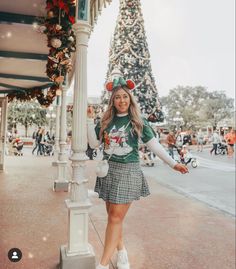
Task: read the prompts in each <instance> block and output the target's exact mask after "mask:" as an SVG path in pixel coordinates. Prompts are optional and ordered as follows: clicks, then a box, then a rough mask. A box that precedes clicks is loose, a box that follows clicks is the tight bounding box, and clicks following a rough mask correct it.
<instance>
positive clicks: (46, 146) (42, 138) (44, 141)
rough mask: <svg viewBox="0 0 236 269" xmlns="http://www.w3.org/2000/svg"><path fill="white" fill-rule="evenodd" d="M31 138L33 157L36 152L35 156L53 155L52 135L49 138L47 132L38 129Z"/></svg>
mask: <svg viewBox="0 0 236 269" xmlns="http://www.w3.org/2000/svg"><path fill="white" fill-rule="evenodd" d="M32 138H33V139H34V147H33V150H32V154H33V155H34V153H35V151H36V150H37V155H44V156H46V155H53V144H54V140H55V137H54V135H52V137H51V136H50V134H49V132H48V131H47V132H46V131H45V129H44V128H42V127H39V128H38V130H37V131H34V132H33V135H32Z"/></svg>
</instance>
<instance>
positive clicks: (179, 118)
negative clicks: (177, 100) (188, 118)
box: [173, 111, 183, 131]
mask: <svg viewBox="0 0 236 269" xmlns="http://www.w3.org/2000/svg"><path fill="white" fill-rule="evenodd" d="M173 121H174V123H175V125H176V131H179V129H180V127H181V124H182V122H183V118H182V117H180V112H179V111H177V112H176V117H174V118H173Z"/></svg>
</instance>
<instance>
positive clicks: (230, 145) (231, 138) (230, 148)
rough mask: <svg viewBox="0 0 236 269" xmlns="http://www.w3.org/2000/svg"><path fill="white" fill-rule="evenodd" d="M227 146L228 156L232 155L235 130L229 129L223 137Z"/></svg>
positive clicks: (235, 139)
mask: <svg viewBox="0 0 236 269" xmlns="http://www.w3.org/2000/svg"><path fill="white" fill-rule="evenodd" d="M224 139H225V141H226V143H227V147H228V157H233V155H234V144H235V143H236V130H234V129H231V131H230V132H229V133H227V134H226V135H225V137H224Z"/></svg>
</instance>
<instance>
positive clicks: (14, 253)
mask: <svg viewBox="0 0 236 269" xmlns="http://www.w3.org/2000/svg"><path fill="white" fill-rule="evenodd" d="M11 258H12V259H19V257H18V256H17V252H16V251H14V252H13V253H12V257H11Z"/></svg>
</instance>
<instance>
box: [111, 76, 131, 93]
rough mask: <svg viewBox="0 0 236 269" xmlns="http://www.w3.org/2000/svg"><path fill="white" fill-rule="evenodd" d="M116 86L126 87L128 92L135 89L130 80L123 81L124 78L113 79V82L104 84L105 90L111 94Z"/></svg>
mask: <svg viewBox="0 0 236 269" xmlns="http://www.w3.org/2000/svg"><path fill="white" fill-rule="evenodd" d="M118 86H121V87H122V86H126V87H127V88H128V89H129V90H133V89H134V88H135V83H134V82H133V81H132V80H131V79H128V80H126V81H125V80H124V78H122V77H119V78H115V79H114V80H113V82H108V83H107V84H106V89H107V90H108V91H109V92H111V91H112V90H113V89H114V88H116V87H118Z"/></svg>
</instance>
